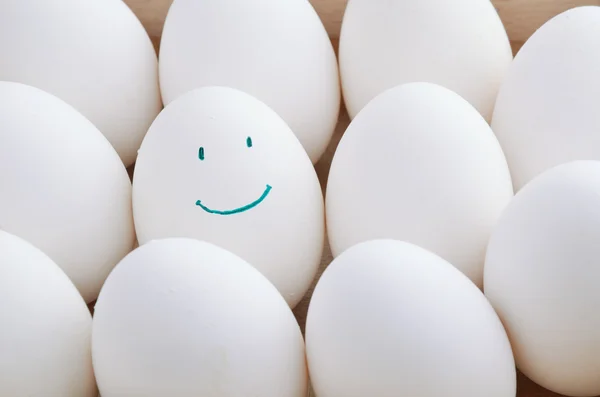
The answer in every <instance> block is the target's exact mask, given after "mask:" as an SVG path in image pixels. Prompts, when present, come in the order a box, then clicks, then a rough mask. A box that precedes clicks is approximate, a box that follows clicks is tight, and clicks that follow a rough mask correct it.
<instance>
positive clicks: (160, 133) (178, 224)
mask: <svg viewBox="0 0 600 397" xmlns="http://www.w3.org/2000/svg"><path fill="white" fill-rule="evenodd" d="M133 213H134V221H135V226H136V232H137V237H138V241H139V243H140V245H143V244H146V243H148V242H150V241H152V240H158V239H164V238H171V237H188V238H195V239H198V240H203V241H207V242H210V243H212V244H215V245H217V246H220V247H221V248H225V249H227V250H229V251H230V252H232V253H234V254H236V255H238V256H239V257H241V258H242V259H244V260H246V261H247V262H249V263H250V264H252V265H253V266H254V267H256V268H257V269H258V270H259V271H260V272H261V273H262V274H263V275H264V276H265V277H266V278H267V279H269V281H271V283H272V284H273V285H274V286H275V287H276V288H277V289H278V290H279V292H280V293H281V294H282V296H283V297H284V298H285V300H286V301H287V302H288V304H289V305H290V306H291V307H294V306H295V305H296V304H297V303H298V302H299V301H300V300H301V299H302V297H303V296H304V294H305V293H306V291H307V290H308V288H309V287H310V285H311V282H312V280H313V279H314V277H315V275H316V272H317V269H318V265H319V263H320V260H321V255H322V252H323V246H324V240H325V214H324V200H323V194H322V190H321V186H320V184H319V181H318V178H317V175H316V172H315V169H314V167H313V165H312V162H311V161H310V158H309V157H308V155H307V154H306V152H305V151H304V148H303V147H302V145H301V143H300V141H299V140H298V139H297V137H296V136H295V135H294V133H293V132H292V130H291V129H290V128H289V127H288V125H287V124H286V123H285V122H284V121H283V120H282V119H281V117H279V116H278V115H277V114H276V113H275V112H274V111H273V110H272V109H271V108H269V107H268V106H267V105H265V104H264V103H263V102H261V101H259V100H258V99H256V98H254V97H253V96H251V95H249V94H247V93H244V92H242V91H239V90H236V89H233V88H226V87H205V88H199V89H195V90H193V91H190V92H188V93H187V94H184V95H182V96H181V97H179V98H178V99H176V100H175V101H173V102H171V103H170V104H169V105H167V106H166V107H165V109H164V110H163V111H162V112H161V114H160V115H159V116H158V117H157V118H156V120H155V121H154V123H153V124H152V126H151V127H150V129H149V131H148V133H147V135H146V137H145V139H144V141H143V143H142V146H141V148H140V151H139V152H138V159H137V162H136V166H135V171H134V175H133ZM198 260H202V258H199V259H198Z"/></svg>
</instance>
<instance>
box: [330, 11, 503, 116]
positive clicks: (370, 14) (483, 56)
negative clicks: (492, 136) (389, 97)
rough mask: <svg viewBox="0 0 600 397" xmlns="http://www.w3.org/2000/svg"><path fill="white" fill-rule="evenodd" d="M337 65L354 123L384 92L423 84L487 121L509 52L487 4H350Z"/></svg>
mask: <svg viewBox="0 0 600 397" xmlns="http://www.w3.org/2000/svg"><path fill="white" fill-rule="evenodd" d="M339 58H340V75H341V78H342V87H343V92H344V101H345V103H346V108H347V109H348V113H349V114H350V117H352V118H353V117H355V116H356V114H357V113H358V112H359V111H360V110H361V109H362V108H363V107H364V106H366V105H367V103H368V102H369V101H370V100H371V99H373V98H375V97H376V96H377V95H379V94H380V93H381V92H383V91H385V90H387V89H389V88H392V87H394V86H396V85H399V84H403V83H410V82H416V81H427V82H431V83H435V84H439V85H442V86H444V87H446V88H449V89H451V90H453V91H455V92H457V93H458V94H459V95H461V96H462V97H464V98H465V99H466V100H467V101H469V102H470V103H471V104H472V105H473V106H474V107H475V108H476V109H477V110H478V111H479V112H480V113H481V114H482V115H483V116H484V118H486V120H488V121H489V120H490V119H491V116H492V112H493V109H494V102H495V99H496V95H497V93H498V88H499V86H500V83H501V82H502V79H503V77H504V75H505V73H506V70H507V69H508V67H509V65H510V63H511V61H512V50H511V47H510V42H509V40H508V36H507V34H506V31H505V29H504V26H503V25H502V21H501V20H500V18H499V16H498V13H497V12H496V10H495V9H494V5H493V4H492V3H491V2H490V1H488V0H458V1H446V0H419V1H411V0H397V1H389V0H350V1H349V2H348V5H347V8H346V11H345V14H344V19H343V23H342V30H341V34H340V50H339Z"/></svg>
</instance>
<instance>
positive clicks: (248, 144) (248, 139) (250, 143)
mask: <svg viewBox="0 0 600 397" xmlns="http://www.w3.org/2000/svg"><path fill="white" fill-rule="evenodd" d="M246 146H248V147H252V138H250V137H248V138H246Z"/></svg>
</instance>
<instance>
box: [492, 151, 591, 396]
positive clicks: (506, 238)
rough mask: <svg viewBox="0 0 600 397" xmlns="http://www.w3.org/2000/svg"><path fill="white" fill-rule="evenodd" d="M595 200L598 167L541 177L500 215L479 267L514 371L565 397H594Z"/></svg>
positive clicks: (563, 168) (562, 169)
mask: <svg viewBox="0 0 600 397" xmlns="http://www.w3.org/2000/svg"><path fill="white" fill-rule="evenodd" d="M599 198H600V162H596V161H576V162H570V163H566V164H563V165H560V166H557V167H554V168H551V169H550V170H548V171H545V172H543V173H542V174H540V175H539V176H538V177H536V178H534V179H533V180H532V181H531V182H530V183H529V184H527V185H526V186H525V187H524V188H523V189H522V190H521V191H520V192H519V193H517V195H516V196H515V198H514V200H513V201H512V202H511V204H510V205H509V206H508V208H507V209H506V211H505V212H504V213H503V215H502V217H501V219H500V221H499V222H498V225H497V226H496V228H495V229H494V232H493V234H492V237H491V239H490V244H489V247H488V250H487V258H486V262H485V279H484V280H485V284H484V285H485V294H486V296H487V297H488V299H489V300H490V301H491V303H492V305H493V306H494V308H495V309H496V311H497V312H498V314H499V316H500V318H501V319H502V321H503V323H504V325H505V326H506V328H507V331H508V334H509V336H510V338H511V342H512V344H513V347H514V351H515V359H516V362H517V366H518V367H519V369H520V370H521V371H522V372H523V373H524V374H525V375H526V376H528V377H530V378H531V379H532V380H533V381H535V382H537V383H539V384H540V385H541V386H543V387H545V388H547V389H550V390H552V391H555V392H557V393H561V394H565V395H568V396H596V395H598V394H600V378H599V377H598V369H599V368H600V335H599V334H598V330H600V316H598V310H599V308H600V290H599V289H598V284H599V282H600V268H599V267H598V258H600V244H598V236H600V200H599Z"/></svg>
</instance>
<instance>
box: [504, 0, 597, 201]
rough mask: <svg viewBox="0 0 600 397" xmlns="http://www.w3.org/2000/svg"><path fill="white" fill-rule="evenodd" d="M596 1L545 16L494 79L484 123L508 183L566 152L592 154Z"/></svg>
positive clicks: (565, 158) (522, 180)
mask: <svg viewBox="0 0 600 397" xmlns="http://www.w3.org/2000/svg"><path fill="white" fill-rule="evenodd" d="M599 69H600V7H596V6H586V7H577V8H573V9H571V10H569V11H566V12H564V13H562V14H559V15H558V16H556V17H554V18H552V19H551V20H550V21H548V22H547V23H546V24H544V25H543V26H542V27H541V28H540V29H539V30H538V31H537V32H536V33H535V34H534V35H533V36H531V38H530V39H529V40H528V41H527V42H526V43H525V45H524V46H523V47H522V48H521V50H520V51H519V53H518V54H517V56H516V57H515V61H514V63H513V64H512V66H511V67H510V70H509V72H508V73H507V75H506V79H505V81H504V82H503V84H502V87H501V89H500V92H499V94H498V99H497V103H496V109H495V111H494V118H493V121H492V128H493V130H494V132H495V133H496V135H497V136H498V139H499V141H500V144H501V145H502V147H503V149H504V152H505V153H506V158H507V160H508V165H509V166H510V170H511V173H512V176H513V182H514V185H515V190H519V189H521V188H522V187H523V186H524V185H525V184H527V183H528V182H529V181H531V180H532V179H533V178H535V177H536V176H537V175H539V174H540V173H542V172H543V171H545V170H547V169H550V168H552V167H554V166H557V165H560V164H563V163H566V162H570V161H574V160H600V113H599V112H598V106H597V102H598V98H599V97H600V75H599V74H598V70H599Z"/></svg>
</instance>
